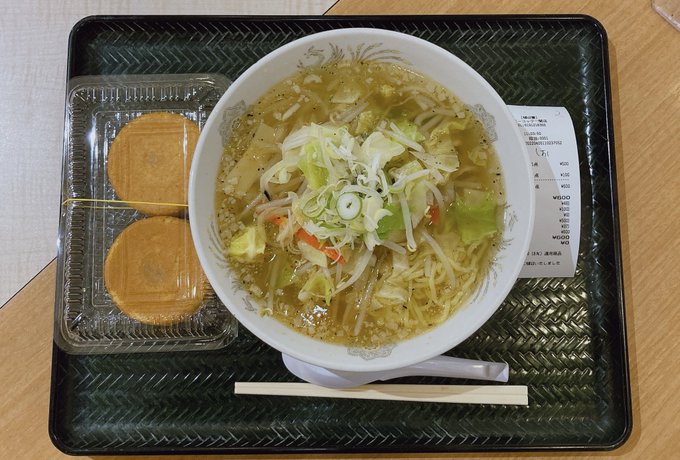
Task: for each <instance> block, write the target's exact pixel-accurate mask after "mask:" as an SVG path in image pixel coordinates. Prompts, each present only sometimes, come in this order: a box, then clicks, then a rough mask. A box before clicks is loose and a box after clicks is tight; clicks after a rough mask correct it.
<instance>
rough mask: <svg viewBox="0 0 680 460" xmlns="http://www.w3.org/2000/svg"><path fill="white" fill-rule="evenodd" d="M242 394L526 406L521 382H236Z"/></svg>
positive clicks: (239, 392) (525, 388)
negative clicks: (357, 384) (344, 386)
mask: <svg viewBox="0 0 680 460" xmlns="http://www.w3.org/2000/svg"><path fill="white" fill-rule="evenodd" d="M234 393H236V394H242V395H270V396H309V397H317V398H350V399H382V400H391V401H422V402H438V403H458V404H507V405H519V406H528V405H529V396H528V393H527V387H526V386H524V385H397V384H394V385H385V384H370V385H362V386H360V387H356V388H347V389H342V390H334V389H331V388H324V387H320V386H317V385H312V384H309V383H288V382H236V383H235V384H234Z"/></svg>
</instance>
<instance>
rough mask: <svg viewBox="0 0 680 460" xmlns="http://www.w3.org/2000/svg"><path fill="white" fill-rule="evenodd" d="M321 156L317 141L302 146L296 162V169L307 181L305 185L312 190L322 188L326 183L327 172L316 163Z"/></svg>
mask: <svg viewBox="0 0 680 460" xmlns="http://www.w3.org/2000/svg"><path fill="white" fill-rule="evenodd" d="M320 156H321V145H320V144H319V142H318V141H315V142H311V143H309V144H307V145H305V146H304V148H303V154H302V156H301V157H300V159H299V160H298V164H297V166H298V168H299V169H300V171H302V174H304V176H305V178H306V179H307V185H309V187H310V188H311V189H313V190H316V189H318V188H320V187H323V186H324V185H326V184H327V183H328V170H327V169H326V168H324V167H323V166H320V165H319V164H318V163H317V160H316V159H317V158H319V157H320Z"/></svg>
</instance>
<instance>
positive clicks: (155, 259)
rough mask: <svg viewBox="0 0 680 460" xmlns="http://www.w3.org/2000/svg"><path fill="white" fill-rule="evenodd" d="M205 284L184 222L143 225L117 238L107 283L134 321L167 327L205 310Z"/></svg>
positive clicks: (107, 269) (109, 257) (170, 220)
mask: <svg viewBox="0 0 680 460" xmlns="http://www.w3.org/2000/svg"><path fill="white" fill-rule="evenodd" d="M206 283H207V280H206V279H205V275H204V274H203V270H202V269H201V266H200V263H199V261H198V256H197V255H196V250H195V249H194V245H193V241H192V239H191V230H190V228H189V224H188V222H187V221H186V220H184V219H179V218H177V217H169V216H157V217H150V218H147V219H142V220H139V221H137V222H135V223H133V224H132V225H130V226H128V227H127V228H126V229H125V230H123V231H122V232H121V233H120V234H119V235H118V237H117V238H116V239H115V241H114V242H113V244H112V245H111V248H110V249H109V252H108V254H107V255H106V261H105V262H104V284H105V286H106V289H107V290H108V292H109V294H110V295H111V298H112V299H113V302H114V303H115V304H116V305H117V306H118V308H119V309H120V310H121V311H122V312H123V313H125V314H126V315H127V316H129V317H130V318H134V319H136V320H138V321H141V322H142V323H146V324H155V325H167V324H171V323H174V322H177V321H179V320H181V319H183V318H186V317H187V316H190V315H192V314H193V313H194V312H195V311H196V310H197V309H198V308H199V307H200V305H201V302H202V301H203V297H204V294H205V288H206Z"/></svg>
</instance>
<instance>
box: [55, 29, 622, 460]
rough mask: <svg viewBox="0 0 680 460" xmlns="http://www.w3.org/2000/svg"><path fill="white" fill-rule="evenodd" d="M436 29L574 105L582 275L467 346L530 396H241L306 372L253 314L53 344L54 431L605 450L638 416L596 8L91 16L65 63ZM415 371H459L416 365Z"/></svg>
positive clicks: (78, 440)
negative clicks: (109, 344)
mask: <svg viewBox="0 0 680 460" xmlns="http://www.w3.org/2000/svg"><path fill="white" fill-rule="evenodd" d="M357 26H360V27H379V28H385V29H393V30H397V31H402V32H406V33H409V34H412V35H415V36H418V37H421V38H424V39H426V40H429V41H431V42H433V43H436V44H438V45H440V46H442V47H444V48H446V49H448V50H450V51H451V52H453V53H454V54H456V55H457V56H459V57H460V58H462V59H463V60H465V61H466V62H467V63H468V64H470V65H471V66H472V67H473V68H475V69H476V70H477V71H478V72H480V73H481V74H482V75H483V76H484V77H485V78H486V79H487V80H488V81H489V82H490V83H491V84H492V85H493V86H494V88H495V89H496V90H497V91H498V92H499V94H500V95H501V97H503V98H504V100H505V101H506V102H507V103H508V104H517V105H549V106H564V107H566V108H567V109H568V110H569V113H570V114H571V117H572V119H573V122H574V126H575V129H576V137H577V143H578V149H579V160H580V171H581V190H582V198H581V199H582V216H581V222H582V233H581V242H580V254H579V261H578V266H577V271H576V276H575V277H573V278H542V279H522V280H519V281H518V282H517V284H516V285H515V287H514V289H513V291H512V292H511V294H510V296H509V297H508V298H507V299H506V301H505V302H504V304H503V305H502V306H501V308H500V309H499V310H498V312H497V313H496V314H495V315H494V316H493V317H492V319H491V320H490V321H489V322H488V323H487V324H486V325H485V326H484V327H483V328H482V329H480V330H479V331H478V332H477V333H476V334H475V335H474V336H472V337H471V338H469V339H468V340H467V341H465V342H464V343H463V344H461V345H460V346H459V347H457V348H456V350H455V355H456V356H461V357H470V358H477V359H485V360H505V361H507V362H509V364H510V367H511V369H512V371H511V376H510V381H511V383H513V384H519V385H528V387H529V402H530V405H529V406H528V407H510V406H493V405H482V406H475V405H453V404H432V403H415V402H414V403H411V402H388V401H359V400H347V399H343V400H340V399H317V398H298V397H263V396H235V395H234V393H233V387H234V382H235V381H294V380H295V378H294V377H292V376H291V375H290V374H289V373H288V372H287V371H286V370H285V368H284V367H283V364H282V362H281V359H280V355H279V353H277V352H276V351H275V350H273V349H271V348H269V347H268V346H266V345H265V344H263V343H262V342H260V341H259V340H258V339H256V338H255V337H253V336H252V335H251V334H249V333H248V332H247V331H246V330H244V328H242V327H241V328H240V330H239V336H238V338H237V339H236V340H235V341H233V342H232V343H230V344H229V345H227V346H226V347H225V348H223V349H221V350H214V351H203V352H172V353H137V354H116V355H71V354H67V353H65V352H64V351H62V350H61V349H59V348H58V347H57V346H55V347H54V356H53V373H52V392H51V404H50V434H51V436H52V439H53V441H54V442H55V444H56V445H57V447H59V448H60V449H62V450H64V451H66V452H68V453H73V454H105V453H171V452H172V453H180V452H195V453H218V452H219V453H230V452H231V453H237V452H238V453H280V452H287V453H302V452H451V451H461V450H468V451H469V450H485V451H490V450H523V449H554V448H560V449H563V448H572V449H609V448H614V447H616V446H618V445H620V444H621V443H623V442H624V441H625V440H626V438H627V436H628V434H629V432H630V429H631V423H632V420H631V417H632V416H631V408H630V390H629V381H628V362H627V354H626V335H625V318H624V308H623V286H622V268H621V252H620V236H619V223H618V216H617V202H616V175H615V161H614V151H613V145H614V136H613V132H612V120H611V105H610V87H609V85H610V83H609V63H608V55H607V37H606V33H605V31H604V30H603V28H602V27H601V25H600V24H599V23H597V21H595V20H594V19H592V18H589V17H583V16H557V17H555V16H529V17H525V16H521V17H520V16H420V17H337V18H334V17H307V18H292V17H277V18H271V17H267V18H265V17H258V18H252V17H94V18H87V19H85V20H83V21H81V22H80V23H79V24H77V25H76V26H75V28H74V29H73V32H72V35H71V40H70V44H69V67H68V77H69V79H70V78H72V77H76V76H82V75H110V74H111V75H123V74H186V73H216V74H222V75H224V76H225V77H227V78H229V79H231V80H233V79H235V78H236V77H238V75H239V74H240V73H241V72H243V71H244V70H245V69H246V68H247V67H248V66H250V65H251V64H253V63H254V62H255V61H256V60H257V59H258V58H259V57H261V56H263V55H265V54H266V53H268V52H269V51H272V50H273V49H275V48H277V47H279V46H280V45H282V44H284V43H286V42H289V41H291V40H294V39H296V38H299V37H302V36H305V35H308V34H311V33H314V32H318V31H322V30H327V29H332V28H340V27H357ZM402 382H408V383H445V382H446V380H444V379H437V378H409V379H403V380H402Z"/></svg>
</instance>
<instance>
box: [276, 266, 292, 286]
mask: <svg viewBox="0 0 680 460" xmlns="http://www.w3.org/2000/svg"><path fill="white" fill-rule="evenodd" d="M296 278H297V275H296V274H295V270H293V267H291V266H290V264H289V263H287V262H284V264H283V265H282V266H281V270H280V271H279V274H278V278H277V279H276V289H283V288H285V287H288V286H290V285H291V284H293V283H294V282H295V279H296Z"/></svg>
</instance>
